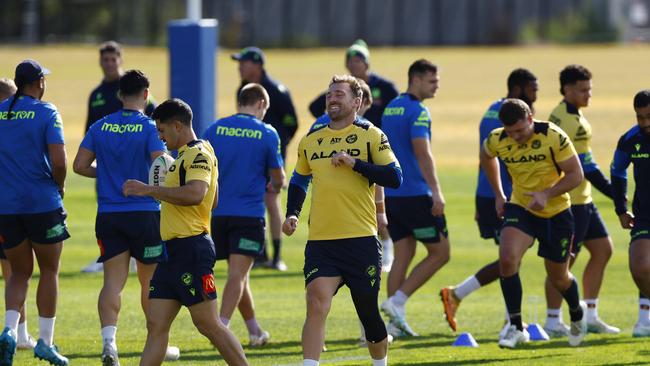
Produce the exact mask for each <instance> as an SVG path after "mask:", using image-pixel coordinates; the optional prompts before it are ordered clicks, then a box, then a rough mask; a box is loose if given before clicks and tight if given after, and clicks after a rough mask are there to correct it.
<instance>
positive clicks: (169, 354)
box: [165, 346, 181, 361]
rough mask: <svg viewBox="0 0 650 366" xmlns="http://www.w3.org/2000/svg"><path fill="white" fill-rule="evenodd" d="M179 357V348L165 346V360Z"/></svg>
mask: <svg viewBox="0 0 650 366" xmlns="http://www.w3.org/2000/svg"><path fill="white" fill-rule="evenodd" d="M179 358H181V350H180V349H179V348H178V347H176V346H167V351H165V361H176V360H178V359H179Z"/></svg>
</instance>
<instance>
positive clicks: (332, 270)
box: [303, 236, 381, 293]
mask: <svg viewBox="0 0 650 366" xmlns="http://www.w3.org/2000/svg"><path fill="white" fill-rule="evenodd" d="M303 273H304V275H305V286H306V285H308V284H309V282H311V281H313V280H314V279H315V278H318V277H337V276H341V278H342V282H341V284H340V285H341V286H342V285H347V286H348V287H349V288H350V292H357V293H358V292H361V293H372V292H379V287H380V286H379V285H380V282H381V244H380V243H379V241H378V240H377V238H376V237H374V236H364V237H360V238H350V239H337V240H309V241H308V242H307V246H306V247H305V266H304V267H303Z"/></svg>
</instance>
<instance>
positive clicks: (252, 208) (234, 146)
mask: <svg viewBox="0 0 650 366" xmlns="http://www.w3.org/2000/svg"><path fill="white" fill-rule="evenodd" d="M204 138H205V139H206V140H207V141H209V142H210V144H211V145H212V147H213V148H214V153H215V156H216V157H217V161H218V162H219V205H218V206H217V208H216V209H214V210H213V214H214V215H218V216H246V217H264V192H265V188H266V177H267V174H268V170H269V169H275V168H281V167H282V165H283V163H282V158H281V157H280V155H279V153H278V150H279V148H280V146H279V144H280V140H279V137H278V134H277V132H276V131H275V129H274V128H273V127H271V126H270V125H268V124H265V123H264V122H262V121H260V120H258V119H257V118H255V117H254V116H251V115H248V114H242V113H239V114H235V115H233V116H230V117H227V118H223V119H220V120H218V121H217V122H216V123H215V124H213V125H212V126H210V127H209V128H208V129H207V130H206V131H205V133H204Z"/></svg>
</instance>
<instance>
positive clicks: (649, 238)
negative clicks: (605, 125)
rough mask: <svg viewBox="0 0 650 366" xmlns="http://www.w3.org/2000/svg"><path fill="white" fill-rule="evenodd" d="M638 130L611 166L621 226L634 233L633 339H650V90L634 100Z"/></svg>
mask: <svg viewBox="0 0 650 366" xmlns="http://www.w3.org/2000/svg"><path fill="white" fill-rule="evenodd" d="M634 112H635V113H636V121H637V126H634V127H632V128H631V129H630V130H629V131H627V132H626V133H625V134H624V135H623V136H621V138H620V139H619V140H618V145H617V146H616V152H615V153H614V160H613V161H612V166H611V177H612V194H613V197H614V205H615V207H616V214H617V215H618V218H619V221H620V222H621V226H622V227H623V228H624V229H628V230H631V231H630V236H631V239H630V241H631V242H630V251H629V252H630V273H631V274H632V278H633V279H634V282H635V283H636V286H637V288H638V289H639V293H640V297H641V299H640V301H639V319H638V321H637V323H636V325H635V326H634V330H633V331H632V335H634V336H635V337H650V318H649V317H648V306H650V301H648V296H650V275H648V274H649V273H650V190H648V187H647V184H648V182H650V90H642V91H640V92H638V93H637V94H636V95H635V96H634ZM630 164H633V165H634V181H635V183H636V189H635V190H634V199H633V201H632V212H630V211H628V206H627V168H628V167H629V166H630Z"/></svg>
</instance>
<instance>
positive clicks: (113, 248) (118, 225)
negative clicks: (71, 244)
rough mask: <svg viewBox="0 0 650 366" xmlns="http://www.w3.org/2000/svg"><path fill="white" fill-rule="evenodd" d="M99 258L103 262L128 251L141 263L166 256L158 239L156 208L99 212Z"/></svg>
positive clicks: (96, 221) (96, 227)
mask: <svg viewBox="0 0 650 366" xmlns="http://www.w3.org/2000/svg"><path fill="white" fill-rule="evenodd" d="M95 236H96V237H97V245H98V246H99V253H100V255H99V259H97V262H105V261H107V260H109V259H111V258H113V257H115V256H116V255H118V254H121V253H124V252H126V251H129V253H130V254H131V256H132V257H133V258H135V259H137V260H138V261H140V262H142V263H147V264H150V263H158V262H161V261H163V260H164V258H165V256H166V252H165V245H164V244H163V242H162V240H161V239H160V212H159V211H132V212H100V213H98V214H97V219H95Z"/></svg>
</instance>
